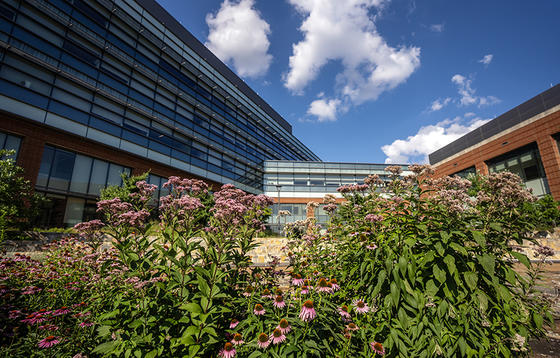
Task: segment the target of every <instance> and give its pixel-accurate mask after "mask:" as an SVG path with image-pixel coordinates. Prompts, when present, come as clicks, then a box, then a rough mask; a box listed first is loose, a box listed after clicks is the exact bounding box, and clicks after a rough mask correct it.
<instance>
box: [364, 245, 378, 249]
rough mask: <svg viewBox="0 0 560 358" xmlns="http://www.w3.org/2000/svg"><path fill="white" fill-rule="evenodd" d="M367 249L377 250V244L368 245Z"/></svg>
mask: <svg viewBox="0 0 560 358" xmlns="http://www.w3.org/2000/svg"><path fill="white" fill-rule="evenodd" d="M366 249H368V250H375V249H377V245H376V244H371V245H366Z"/></svg>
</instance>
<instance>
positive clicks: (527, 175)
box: [486, 143, 550, 196]
mask: <svg viewBox="0 0 560 358" xmlns="http://www.w3.org/2000/svg"><path fill="white" fill-rule="evenodd" d="M486 164H487V165H488V171H489V172H490V173H497V172H501V171H504V170H507V171H510V172H512V173H514V174H517V175H519V177H520V178H521V179H522V180H523V182H524V183H525V185H526V186H527V188H530V189H532V190H533V194H534V195H536V196H543V195H545V194H549V193H550V189H549V188H548V182H547V179H546V174H545V172H544V168H543V165H542V162H541V159H540V154H539V150H538V147H537V145H536V143H532V144H529V145H527V146H524V147H522V148H518V149H516V150H514V151H511V152H509V153H505V154H503V155H501V156H499V157H496V158H493V159H491V160H489V161H487V162H486Z"/></svg>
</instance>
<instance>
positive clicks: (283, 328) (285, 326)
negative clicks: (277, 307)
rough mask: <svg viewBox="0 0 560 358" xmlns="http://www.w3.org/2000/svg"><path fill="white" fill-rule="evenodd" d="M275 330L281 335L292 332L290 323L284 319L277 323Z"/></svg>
mask: <svg viewBox="0 0 560 358" xmlns="http://www.w3.org/2000/svg"><path fill="white" fill-rule="evenodd" d="M276 328H277V329H279V330H280V332H282V333H283V334H286V333H288V332H290V331H291V330H292V326H290V323H289V322H288V320H287V319H285V318H282V319H281V320H280V323H278V327H276Z"/></svg>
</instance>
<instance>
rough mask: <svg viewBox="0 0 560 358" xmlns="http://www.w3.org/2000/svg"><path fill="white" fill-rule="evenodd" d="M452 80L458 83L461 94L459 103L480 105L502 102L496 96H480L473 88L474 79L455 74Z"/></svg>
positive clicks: (462, 104)
mask: <svg viewBox="0 0 560 358" xmlns="http://www.w3.org/2000/svg"><path fill="white" fill-rule="evenodd" d="M451 82H453V83H455V85H457V90H458V92H459V95H460V96H461V97H460V98H459V104H460V105H461V106H469V105H473V104H476V105H478V106H479V107H482V106H489V105H492V104H496V103H499V102H500V99H499V98H497V97H495V96H486V97H480V96H477V95H476V90H475V89H474V88H472V86H471V85H472V80H470V79H467V78H466V77H465V76H462V75H459V74H457V75H455V76H453V77H451Z"/></svg>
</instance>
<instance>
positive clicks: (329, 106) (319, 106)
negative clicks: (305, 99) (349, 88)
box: [307, 98, 341, 122]
mask: <svg viewBox="0 0 560 358" xmlns="http://www.w3.org/2000/svg"><path fill="white" fill-rule="evenodd" d="M340 103H341V102H340V100H339V99H329V100H326V99H323V98H320V99H316V100H315V101H313V102H311V104H310V105H309V108H308V109H307V113H308V114H310V115H312V116H315V117H317V119H318V120H319V122H327V121H336V113H337V112H338V111H339V106H340Z"/></svg>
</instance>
